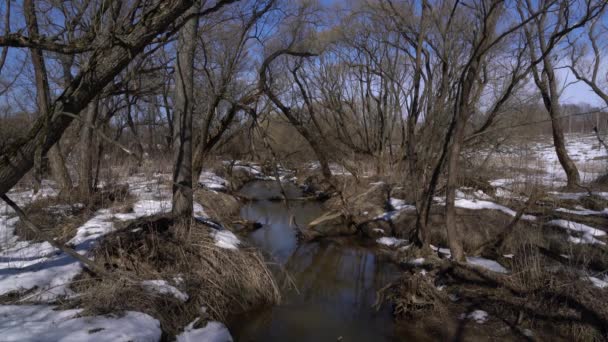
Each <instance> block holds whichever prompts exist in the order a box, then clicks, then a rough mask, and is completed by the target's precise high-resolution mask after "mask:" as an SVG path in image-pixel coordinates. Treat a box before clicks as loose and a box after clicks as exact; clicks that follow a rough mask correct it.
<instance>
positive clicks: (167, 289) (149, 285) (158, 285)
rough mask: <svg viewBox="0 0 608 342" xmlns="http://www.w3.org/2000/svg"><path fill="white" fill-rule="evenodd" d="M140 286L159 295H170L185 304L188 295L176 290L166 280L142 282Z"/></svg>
mask: <svg viewBox="0 0 608 342" xmlns="http://www.w3.org/2000/svg"><path fill="white" fill-rule="evenodd" d="M141 285H142V286H143V287H144V288H145V289H146V290H147V291H152V292H158V293H160V294H165V295H172V296H173V297H175V298H177V299H179V300H181V301H182V302H185V301H187V300H188V298H189V297H188V295H187V294H185V293H183V292H182V291H180V290H178V289H177V288H176V287H174V286H171V285H169V283H167V281H166V280H162V279H160V280H144V281H142V282H141Z"/></svg>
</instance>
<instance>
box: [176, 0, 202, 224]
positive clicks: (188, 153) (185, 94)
mask: <svg viewBox="0 0 608 342" xmlns="http://www.w3.org/2000/svg"><path fill="white" fill-rule="evenodd" d="M198 10H199V4H198V2H197V4H195V5H194V6H192V8H191V9H190V10H189V11H188V12H186V13H196V12H198ZM197 28H198V17H196V16H195V17H193V18H191V19H189V20H188V22H187V23H186V24H185V25H184V26H183V27H182V28H181V30H180V32H179V37H178V43H177V64H176V68H175V109H174V113H173V120H175V121H174V124H173V129H174V131H173V158H174V162H173V209H172V213H173V217H174V218H176V219H184V220H188V219H190V217H192V206H193V199H192V111H193V105H194V50H195V48H196V33H197Z"/></svg>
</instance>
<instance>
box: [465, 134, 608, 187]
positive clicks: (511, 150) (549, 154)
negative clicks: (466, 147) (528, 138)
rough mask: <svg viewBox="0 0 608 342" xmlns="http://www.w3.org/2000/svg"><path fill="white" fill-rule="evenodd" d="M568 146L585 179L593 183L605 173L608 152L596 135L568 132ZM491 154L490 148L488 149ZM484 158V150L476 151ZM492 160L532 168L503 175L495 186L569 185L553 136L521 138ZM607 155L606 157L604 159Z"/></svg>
mask: <svg viewBox="0 0 608 342" xmlns="http://www.w3.org/2000/svg"><path fill="white" fill-rule="evenodd" d="M565 136H566V139H565V140H566V141H565V142H566V149H567V151H568V154H569V156H570V158H571V159H572V160H573V161H574V162H575V164H576V165H577V166H578V169H579V173H580V176H581V180H582V182H590V181H592V180H594V179H596V178H597V177H598V176H600V175H601V174H602V173H605V170H606V160H605V158H606V157H607V156H608V152H607V151H606V149H605V148H602V147H601V146H600V145H599V144H598V141H597V137H596V136H595V135H594V134H566V135H565ZM486 152H487V153H490V150H488V151H486ZM473 153H475V154H477V155H478V157H479V158H480V159H482V160H483V159H485V158H486V157H487V154H486V153H484V151H479V150H475V151H474V152H473ZM492 153H493V155H492V156H491V159H490V160H491V163H493V164H494V165H495V166H496V167H498V168H500V167H517V168H518V169H522V170H530V171H533V172H526V173H520V174H515V175H514V176H513V177H511V178H501V179H496V180H494V181H492V182H491V183H490V184H492V185H493V186H495V187H498V186H500V187H505V186H512V185H515V184H517V183H521V184H542V185H546V186H550V187H561V186H565V185H566V173H565V172H564V170H563V168H562V166H561V164H560V163H559V160H558V158H557V154H556V153H555V147H554V145H553V140H552V137H551V136H550V135H546V136H542V137H541V139H539V140H538V141H536V142H531V143H524V142H522V141H521V140H518V141H517V145H513V146H503V147H502V148H501V151H499V152H495V151H494V152H492ZM602 158H604V160H602ZM607 195H608V194H607Z"/></svg>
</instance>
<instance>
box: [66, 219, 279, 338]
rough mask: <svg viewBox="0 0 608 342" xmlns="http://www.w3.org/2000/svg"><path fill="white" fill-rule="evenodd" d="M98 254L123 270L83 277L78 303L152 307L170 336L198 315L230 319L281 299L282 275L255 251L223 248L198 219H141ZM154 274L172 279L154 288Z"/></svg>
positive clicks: (109, 309)
mask: <svg viewBox="0 0 608 342" xmlns="http://www.w3.org/2000/svg"><path fill="white" fill-rule="evenodd" d="M94 255H95V260H96V261H97V262H98V263H100V264H103V265H104V266H105V267H106V268H107V269H110V270H112V271H113V273H115V274H122V275H124V276H120V279H119V280H111V279H103V280H98V279H92V278H91V277H88V276H84V277H83V279H81V281H78V282H75V285H74V286H75V287H76V290H77V291H78V292H80V296H79V299H78V301H79V303H78V305H79V306H81V307H84V308H85V309H86V312H87V314H108V313H116V312H121V311H126V310H133V311H141V312H145V313H147V314H150V315H151V316H153V317H155V318H157V319H159V320H160V322H161V327H162V329H163V331H164V332H165V334H168V335H170V336H174V335H176V334H178V333H179V332H180V331H181V330H183V327H184V326H186V325H187V324H188V323H190V322H192V321H193V320H194V319H196V318H199V317H200V318H201V319H202V320H207V319H213V320H218V321H224V322H225V321H226V320H227V319H228V317H229V316H230V315H232V314H237V313H241V312H244V311H247V310H251V309H253V308H255V307H259V306H261V305H270V304H274V303H278V302H279V301H280V291H279V289H278V287H277V285H276V283H275V280H274V278H273V277H272V275H271V272H270V271H269V270H268V268H267V267H266V264H265V263H264V261H263V260H262V257H261V255H260V254H259V253H258V252H257V251H256V250H254V249H252V248H247V247H240V248H238V249H226V248H222V247H220V246H219V245H218V244H216V241H215V240H214V238H213V236H212V235H211V229H210V228H209V227H207V226H205V225H202V224H198V223H192V224H191V227H190V229H187V228H186V225H184V224H179V223H178V224H175V223H174V222H173V221H172V220H171V219H170V218H168V217H163V216H160V217H159V216H157V217H152V218H146V219H140V220H136V221H133V222H131V223H129V224H128V225H127V226H126V227H124V228H122V229H120V230H119V231H117V232H115V233H113V234H110V235H108V236H106V237H105V238H104V240H103V241H102V242H101V243H100V244H99V245H98V246H97V247H96V248H95V249H94ZM146 280H147V281H148V282H146V283H147V284H148V285H146V283H143V282H144V281H146ZM150 280H154V281H156V282H155V283H163V284H165V285H163V286H161V289H160V290H159V289H157V290H156V291H155V289H154V286H152V287H151V286H149V283H150V282H149V281H150Z"/></svg>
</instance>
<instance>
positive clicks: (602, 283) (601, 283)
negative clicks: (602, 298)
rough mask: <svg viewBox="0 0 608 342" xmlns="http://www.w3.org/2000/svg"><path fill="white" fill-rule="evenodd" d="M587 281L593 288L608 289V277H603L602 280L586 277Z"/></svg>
mask: <svg viewBox="0 0 608 342" xmlns="http://www.w3.org/2000/svg"><path fill="white" fill-rule="evenodd" d="M587 279H588V280H589V281H591V283H592V284H593V286H595V287H599V288H600V289H603V288H606V287H608V277H604V279H600V278H596V277H592V276H588V277H587Z"/></svg>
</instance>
